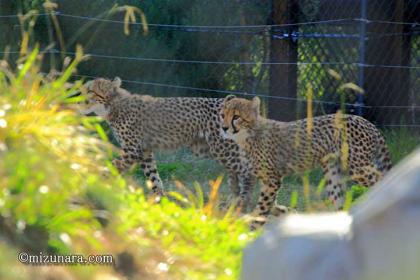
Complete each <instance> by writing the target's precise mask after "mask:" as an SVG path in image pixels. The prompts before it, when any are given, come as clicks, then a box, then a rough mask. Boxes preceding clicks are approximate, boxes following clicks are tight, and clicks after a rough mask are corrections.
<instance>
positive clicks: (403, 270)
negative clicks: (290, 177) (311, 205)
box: [242, 149, 420, 280]
mask: <svg viewBox="0 0 420 280" xmlns="http://www.w3.org/2000/svg"><path fill="white" fill-rule="evenodd" d="M242 279H244V280H258V279H264V280H269V279H281V280H335V279H339V280H353V279H357V280H376V279H381V280H388V279H389V280H391V279H392V280H394V279H398V280H399V279H420V149H419V150H417V151H416V152H415V153H414V154H413V155H411V156H410V157H409V158H407V159H406V160H404V161H403V162H402V163H401V164H399V165H398V166H397V167H396V168H394V169H392V170H391V171H390V172H389V173H388V174H387V176H385V178H384V179H383V180H382V181H381V182H379V183H378V184H377V185H376V186H374V187H373V188H372V189H371V190H370V191H369V192H368V194H367V195H366V198H365V200H364V201H363V202H362V203H360V204H359V205H357V206H356V207H354V208H353V209H351V210H350V212H349V214H347V213H343V212H338V213H325V214H316V215H315V214H314V215H288V216H286V217H285V218H283V219H280V220H278V221H277V222H276V223H275V224H271V225H268V226H267V230H266V232H265V233H264V234H263V235H262V236H261V237H260V238H258V239H257V240H256V241H255V242H254V243H252V244H251V245H250V246H248V248H246V249H245V252H244V258H243V269H242Z"/></svg>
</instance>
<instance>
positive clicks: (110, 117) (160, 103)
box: [84, 78, 256, 208]
mask: <svg viewBox="0 0 420 280" xmlns="http://www.w3.org/2000/svg"><path fill="white" fill-rule="evenodd" d="M87 91H88V92H87V103H88V104H87V108H88V109H87V110H85V111H84V113H85V114H88V113H91V112H94V113H95V114H97V115H98V116H101V117H102V118H103V119H104V120H106V121H107V122H108V124H109V125H110V127H111V129H112V131H113V134H114V136H115V138H116V139H117V141H118V142H119V144H120V145H121V148H122V153H121V156H120V157H119V158H117V159H114V161H113V164H114V165H115V166H116V167H117V169H118V170H119V171H120V172H123V171H125V170H127V169H128V168H129V167H131V166H132V165H133V164H134V163H137V162H138V163H140V165H141V167H142V169H143V172H144V175H145V176H146V178H147V179H148V180H150V181H151V182H152V190H153V192H155V193H156V194H158V195H162V194H163V188H162V181H161V179H160V177H159V173H158V170H157V168H156V161H155V158H154V155H153V152H154V151H156V150H162V149H166V150H174V149H178V148H180V147H182V146H185V147H188V148H190V149H191V150H192V151H193V152H194V153H195V154H196V155H199V156H202V157H207V156H210V157H212V158H214V159H215V160H217V161H219V162H220V163H221V164H222V165H223V166H224V167H225V168H226V169H227V173H228V175H229V178H228V179H229V186H230V187H231V189H232V192H233V193H234V194H235V195H239V196H240V198H241V201H242V202H243V205H244V207H245V208H246V205H247V201H248V200H249V189H250V188H251V187H252V186H253V185H254V184H255V181H256V178H255V177H254V175H253V173H252V172H251V171H250V168H251V166H250V164H249V161H248V160H247V159H246V158H244V157H240V156H239V154H240V152H239V146H238V145H237V144H236V143H235V142H234V141H232V140H229V139H224V138H223V137H222V136H221V134H220V130H221V128H220V120H219V115H220V109H221V106H222V103H223V98H185V97H175V98H158V97H152V96H148V95H140V94H131V93H130V92H128V91H127V90H125V89H123V88H121V80H120V79H119V78H116V79H114V80H113V81H111V80H107V79H102V78H98V79H95V80H93V81H91V82H89V83H88V85H87Z"/></svg>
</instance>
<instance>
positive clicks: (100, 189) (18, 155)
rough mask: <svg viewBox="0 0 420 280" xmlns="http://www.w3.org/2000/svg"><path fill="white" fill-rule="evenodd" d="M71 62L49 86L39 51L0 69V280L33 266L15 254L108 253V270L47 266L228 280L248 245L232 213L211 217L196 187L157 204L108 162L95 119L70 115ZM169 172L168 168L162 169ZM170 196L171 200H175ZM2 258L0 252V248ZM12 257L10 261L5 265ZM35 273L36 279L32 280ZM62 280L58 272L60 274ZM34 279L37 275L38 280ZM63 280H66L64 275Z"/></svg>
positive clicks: (67, 271)
mask: <svg viewBox="0 0 420 280" xmlns="http://www.w3.org/2000/svg"><path fill="white" fill-rule="evenodd" d="M82 58H83V56H82V54H81V50H79V52H78V56H76V58H75V60H74V62H73V63H71V64H70V65H69V66H68V68H66V69H65V70H64V71H63V73H62V74H61V75H58V76H57V77H56V78H52V79H46V78H44V76H43V75H42V74H40V73H39V66H40V64H41V61H42V55H40V54H39V52H38V51H37V50H34V51H32V52H28V55H27V56H25V57H22V58H21V59H20V62H19V63H20V64H18V69H17V70H16V71H14V70H12V69H10V68H9V67H8V65H7V63H6V62H2V64H1V65H2V68H1V69H0V91H1V92H2V94H1V95H0V239H1V240H2V242H5V243H1V244H0V247H1V248H2V249H3V248H4V249H5V250H4V252H6V251H7V252H8V253H7V254H6V253H5V254H4V255H3V256H2V258H0V263H1V265H0V266H1V267H4V266H9V265H11V264H12V263H13V266H16V269H17V270H16V271H17V272H16V273H10V272H8V271H5V270H0V279H27V275H37V279H46V278H47V276H46V274H42V273H43V272H42V271H43V270H41V269H40V268H28V267H25V266H23V265H16V264H15V263H16V257H17V256H16V252H19V251H22V250H24V251H28V252H32V253H37V254H38V253H39V252H44V253H48V254H53V253H54V254H70V253H72V254H85V255H89V254H112V255H113V256H114V257H115V260H116V263H115V265H114V266H107V267H102V266H86V267H85V266H68V267H61V268H58V269H57V268H56V267H48V268H47V269H46V271H49V273H52V275H55V276H56V277H59V278H60V277H61V276H62V275H72V277H73V278H75V279H93V278H94V277H99V278H97V279H102V278H101V277H106V275H108V276H111V275H112V277H117V279H119V278H121V279H122V277H123V275H124V277H134V278H137V279H138V278H141V279H168V278H171V277H172V278H173V279H204V278H214V279H235V278H237V277H238V275H239V269H240V260H241V255H242V253H241V252H242V249H243V247H244V246H245V245H246V244H247V243H248V242H249V241H250V240H251V239H252V238H253V236H254V233H250V232H249V230H248V226H247V224H246V223H245V222H244V220H243V219H240V218H238V217H237V216H236V212H234V211H232V210H231V211H227V212H223V211H219V208H218V199H217V195H216V194H217V189H218V187H219V186H220V184H221V182H222V179H221V178H219V179H217V180H216V181H214V182H212V183H211V185H213V186H214V192H209V193H210V196H209V197H210V199H204V193H205V192H206V190H202V189H201V188H202V187H201V186H200V185H198V184H196V187H195V192H194V193H190V195H186V194H184V195H182V194H179V193H177V194H178V197H179V198H180V199H181V200H182V201H184V202H185V203H183V204H176V203H173V202H171V201H169V200H167V199H163V201H162V202H161V203H159V204H158V203H156V202H155V201H153V200H150V199H148V198H147V197H146V196H145V195H144V191H143V188H142V187H141V186H140V185H139V184H137V183H136V182H134V181H133V180H131V179H130V178H131V176H130V174H129V175H127V176H124V177H122V176H120V175H119V174H117V173H116V171H115V168H113V166H112V165H111V163H110V159H111V158H112V156H113V152H112V151H113V149H115V148H114V147H112V145H111V144H109V143H108V142H107V141H105V140H106V135H105V133H104V131H103V129H102V128H101V126H99V122H98V119H97V118H92V117H83V116H81V115H80V114H79V113H78V112H77V111H75V110H73V109H71V108H72V105H71V104H72V103H74V102H76V101H77V102H78V101H80V97H78V98H69V97H70V96H72V95H74V93H75V92H77V91H78V90H79V88H80V86H81V85H82V81H75V82H73V83H72V84H70V86H69V83H68V79H69V78H70V76H71V74H72V73H73V71H74V70H75V67H76V65H77V62H78V61H80V59H82ZM167 173H168V176H169V173H171V168H170V166H169V167H168V170H167ZM174 194H175V193H174ZM2 251H3V250H2ZM11 258H12V259H11ZM38 273H40V274H38ZM60 273H63V274H60ZM38 275H39V277H38ZM63 277H64V276H63Z"/></svg>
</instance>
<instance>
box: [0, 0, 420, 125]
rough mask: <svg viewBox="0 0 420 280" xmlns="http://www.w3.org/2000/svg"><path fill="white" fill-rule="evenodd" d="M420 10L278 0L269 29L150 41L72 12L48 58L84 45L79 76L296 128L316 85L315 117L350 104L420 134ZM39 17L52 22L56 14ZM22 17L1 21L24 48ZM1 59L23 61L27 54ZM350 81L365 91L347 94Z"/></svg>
mask: <svg viewBox="0 0 420 280" xmlns="http://www.w3.org/2000/svg"><path fill="white" fill-rule="evenodd" d="M283 2H287V3H288V4H287V5H286V6H285V7H283V6H282V5H283V4H282V3H283ZM289 2H290V3H289ZM276 5H277V6H276ZM419 6H420V4H419V3H418V1H413V0H405V1H404V0H401V1H398V0H393V1H380V0H370V1H368V0H366V1H365V0H361V1H341V0H340V1H328V0H324V1H321V0H317V1H272V6H271V11H270V13H269V15H268V16H267V17H266V19H265V21H266V22H264V24H252V22H251V20H249V19H250V18H252V13H251V14H248V15H247V16H246V17H244V16H243V15H241V14H239V15H238V17H239V18H241V16H242V19H243V20H242V21H241V20H239V21H233V22H239V23H240V24H225V25H217V24H211V25H209V24H202V25H200V24H166V23H165V24H161V23H154V22H151V23H148V29H149V31H148V34H147V35H146V36H145V35H144V34H143V33H144V31H143V25H142V23H131V24H130V29H131V35H130V36H125V35H124V34H123V33H122V29H123V26H124V24H125V22H124V20H122V19H121V18H120V17H121V15H115V16H113V17H112V19H110V18H102V17H97V16H95V15H92V14H87V15H86V14H76V13H70V12H68V11H66V10H65V9H64V10H59V11H56V12H54V16H55V17H56V18H58V20H59V22H60V26H61V28H62V32H63V36H64V37H65V38H66V40H67V44H66V45H65V46H61V47H60V46H59V44H58V43H57V39H56V37H57V34H54V36H52V39H51V36H50V38H49V40H47V43H49V44H48V45H49V46H51V45H54V47H52V48H51V47H49V48H45V50H44V53H45V54H47V57H50V62H51V61H54V63H56V62H55V61H56V60H57V59H56V58H58V57H63V56H70V57H72V56H74V55H75V53H74V52H72V51H69V50H71V49H74V46H75V44H76V43H81V44H82V45H83V46H84V47H85V50H86V53H87V54H88V55H89V57H90V59H89V60H87V61H86V62H83V63H82V65H81V66H80V67H79V73H77V74H75V77H78V78H87V79H91V78H96V77H113V76H120V77H121V78H122V79H123V82H124V85H125V86H127V87H128V88H129V89H131V90H134V91H136V92H139V93H146V94H151V95H158V96H180V95H187V96H212V97H223V96H225V95H226V94H236V95H243V96H254V95H258V96H260V97H261V98H263V100H264V103H265V104H266V107H267V110H268V115H269V116H270V117H272V118H275V119H279V120H292V119H296V118H299V117H304V116H305V115H306V112H305V108H306V102H307V99H306V94H307V92H308V88H309V87H311V88H312V89H313V92H314V95H315V96H314V99H313V100H312V102H313V105H314V108H315V112H316V114H325V113H334V112H336V111H337V110H338V109H340V108H342V106H345V109H346V111H347V112H349V113H352V114H358V115H362V116H364V117H366V118H368V119H369V120H371V121H373V122H374V123H375V124H376V125H378V126H384V127H410V128H420V93H419V88H420V37H419V34H420V24H419V22H418V20H419V14H420V13H417V12H420V7H419ZM145 13H146V16H147V11H145ZM38 17H39V18H45V19H46V21H47V23H48V20H47V19H49V18H50V17H51V13H39V14H38ZM16 18H17V16H16V15H13V14H10V15H0V23H1V22H3V23H2V24H6V25H7V24H8V25H9V26H11V28H10V29H11V30H12V31H13V32H11V35H10V41H11V42H13V41H14V42H19V36H20V34H19V30H20V26H19V23H18V21H17V19H16ZM244 19H245V20H244ZM47 27H48V25H47ZM0 28H1V25H0ZM125 42H126V44H125ZM46 45H47V44H45V46H46ZM173 45H176V46H177V50H176V51H172V50H171V47H170V46H173ZM1 53H2V54H3V55H11V56H13V55H15V56H17V55H18V54H19V50H18V49H17V48H16V49H12V50H5V51H1ZM181 55H182V56H181ZM51 65H52V64H50V66H48V65H47V66H45V69H44V70H46V71H48V67H51ZM54 67H58V65H54ZM348 83H354V84H356V85H358V86H359V87H360V88H362V89H363V92H360V91H359V90H358V88H357V87H352V86H351V87H348V88H347V89H343V85H344V84H348Z"/></svg>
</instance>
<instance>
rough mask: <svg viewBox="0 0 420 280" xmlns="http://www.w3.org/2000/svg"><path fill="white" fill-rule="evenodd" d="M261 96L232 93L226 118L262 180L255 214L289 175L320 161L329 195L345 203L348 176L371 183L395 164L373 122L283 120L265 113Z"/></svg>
mask: <svg viewBox="0 0 420 280" xmlns="http://www.w3.org/2000/svg"><path fill="white" fill-rule="evenodd" d="M259 108H260V99H259V98H258V97H254V98H253V99H252V100H246V99H242V98H235V97H234V96H227V97H226V98H225V101H224V104H223V107H222V111H221V118H222V119H223V125H222V128H223V131H224V133H225V136H226V137H227V138H230V139H233V140H234V141H235V142H236V143H238V144H239V146H240V147H241V148H242V149H243V150H244V151H246V152H247V153H248V155H249V157H250V160H251V162H252V164H253V166H254V169H255V172H256V175H257V176H258V177H259V178H260V179H261V181H262V183H263V184H262V185H263V186H262V189H261V194H260V197H259V200H258V205H257V208H256V210H255V214H256V215H258V216H266V215H267V214H268V213H269V211H270V210H271V208H272V205H273V203H274V201H275V197H276V193H277V190H278V189H279V187H280V185H281V180H282V178H283V177H284V176H286V175H290V174H293V173H301V172H303V171H305V170H308V169H310V168H313V167H315V166H317V165H320V166H321V167H322V169H323V171H324V174H325V177H326V178H325V179H326V191H327V194H328V198H329V199H330V200H331V201H332V202H333V203H334V205H335V207H336V208H337V209H341V208H342V207H343V200H344V197H343V196H344V191H345V180H344V178H345V177H349V178H350V179H351V180H353V181H355V182H357V183H358V184H361V185H364V186H372V185H373V184H375V183H376V182H377V181H378V180H379V179H380V178H381V176H382V175H383V174H384V173H385V172H386V171H388V170H389V169H390V167H391V162H390V159H389V153H388V149H387V146H386V144H385V141H384V138H383V137H382V135H381V134H380V132H379V131H378V130H377V129H376V128H375V126H374V125H373V124H371V123H370V122H368V121H367V120H365V119H363V118H361V117H358V116H354V115H343V114H335V115H325V116H321V117H315V118H312V119H303V120H298V121H293V122H278V121H274V120H270V119H266V118H264V117H262V116H261V115H260V110H259Z"/></svg>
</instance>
